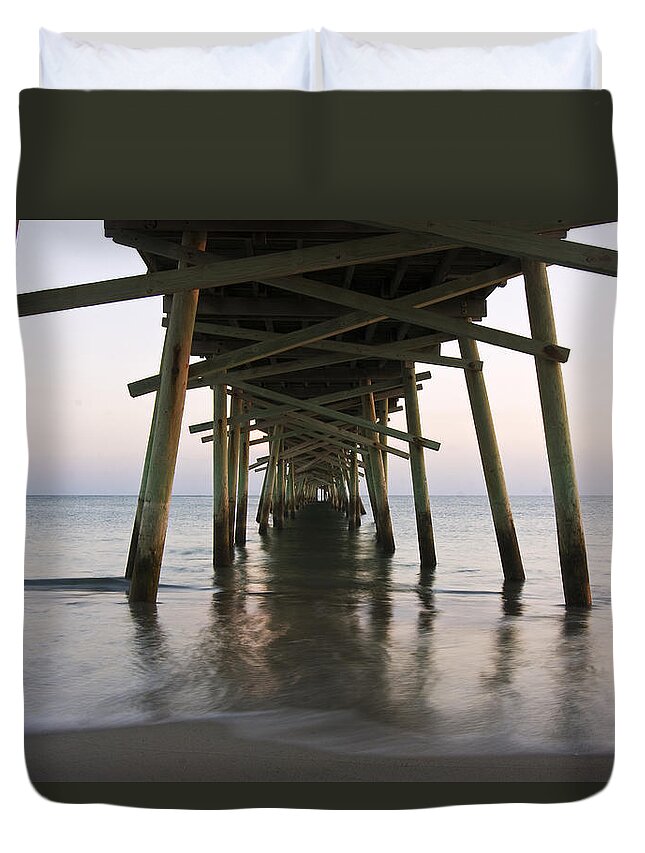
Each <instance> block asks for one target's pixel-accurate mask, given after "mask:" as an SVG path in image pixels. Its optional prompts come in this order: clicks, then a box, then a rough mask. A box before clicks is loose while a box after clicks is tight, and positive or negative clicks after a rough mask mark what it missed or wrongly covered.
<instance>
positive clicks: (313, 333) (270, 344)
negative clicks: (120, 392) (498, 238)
mask: <svg viewBox="0 0 645 853" xmlns="http://www.w3.org/2000/svg"><path fill="white" fill-rule="evenodd" d="M520 272H521V265H520V263H519V261H516V260H513V261H508V262H506V263H503V264H500V265H499V266H497V267H493V268H491V269H488V270H482V271H481V272H479V273H473V274H471V275H466V276H461V277H460V278H458V279H454V280H453V281H450V282H446V283H445V284H440V285H435V286H433V287H431V288H427V289H426V290H421V291H419V292H418V293H413V294H410V295H409V296H403V297H400V298H399V299H393V300H390V301H388V302H387V305H388V306H389V307H388V310H390V307H392V306H394V307H396V306H399V307H405V308H411V307H416V306H419V307H427V306H428V305H434V304H436V303H438V302H443V301H445V300H446V299H451V298H453V297H455V296H462V295H464V294H466V293H472V292H473V291H475V290H480V289H481V288H483V287H490V286H493V285H495V284H499V283H500V282H502V281H506V280H507V279H509V278H511V277H513V276H516V275H519V274H520ZM287 281H288V279H284V282H287ZM307 281H308V280H307ZM337 290H339V291H340V290H343V291H344V292H345V293H349V292H350V291H347V290H344V288H337ZM383 319H387V315H381V316H372V315H370V314H369V313H366V312H365V311H354V312H352V313H349V314H344V315H343V316H342V317H338V318H335V319H333V320H326V321H324V322H322V323H316V324H315V325H313V326H309V327H307V328H306V329H299V330H298V331H296V332H289V333H287V334H283V335H280V339H279V340H276V341H273V340H266V341H258V342H257V343H254V344H250V345H249V346H246V347H241V348H240V349H239V350H235V352H232V353H226V355H223V356H220V357H218V358H217V359H207V360H205V361H201V362H196V363H194V364H191V365H190V367H189V368H188V377H189V381H191V380H192V381H195V380H201V381H203V382H204V383H205V380H207V379H211V378H212V377H214V376H217V375H218V374H221V372H222V371H223V370H227V369H229V368H232V367H238V366H239V365H241V364H248V363H250V362H253V361H258V360H259V359H263V358H269V357H270V356H272V355H279V354H280V353H282V352H287V351H288V350H290V349H297V348H298V347H300V346H308V345H313V344H315V343H317V342H319V341H322V340H324V339H326V338H330V337H333V336H334V335H339V334H342V333H344V332H350V331H352V330H353V329H358V328H361V327H363V326H369V325H371V324H372V323H378V322H379V320H383ZM462 322H463V321H462ZM471 325H472V324H470V323H465V322H463V326H465V327H466V331H468V330H469V329H470V327H471ZM478 328H480V327H478V326H475V329H478ZM463 333H464V332H463V328H462V327H461V326H460V332H459V334H463ZM516 337H519V336H516ZM441 339H445V338H443V337H442V338H441ZM522 340H527V339H522ZM433 342H434V343H436V342H437V339H436V338H434V339H433ZM557 352H558V354H559V358H560V360H562V361H566V356H565V354H568V350H566V349H565V348H564V347H559V348H558V350H557ZM158 384H159V377H158V375H157V376H150V377H147V378H146V379H140V380H137V381H136V382H132V383H130V384H129V385H128V389H129V391H130V394H131V395H132V396H133V397H138V396H140V395H141V394H148V393H150V392H151V391H155V390H156V389H157V387H158ZM205 384H206V383H205Z"/></svg>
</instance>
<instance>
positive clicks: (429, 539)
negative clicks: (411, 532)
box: [403, 363, 437, 572]
mask: <svg viewBox="0 0 645 853" xmlns="http://www.w3.org/2000/svg"><path fill="white" fill-rule="evenodd" d="M403 389H404V392H405V415H406V419H407V426H408V432H409V433H411V434H412V435H420V434H421V415H420V413H419V399H418V397H417V381H416V375H415V373H414V364H410V363H406V365H405V366H404V368H403ZM410 473H411V475H412V491H413V494H414V512H415V516H416V522H417V541H418V543H419V558H420V562H421V571H422V572H429V571H432V570H433V569H434V568H435V566H436V565H437V555H436V551H435V544H434V531H433V529H432V512H431V510H430V496H429V494H428V479H427V476H426V465H425V458H424V455H423V448H422V447H420V446H419V445H417V444H411V445H410Z"/></svg>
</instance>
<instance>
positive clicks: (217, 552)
mask: <svg viewBox="0 0 645 853" xmlns="http://www.w3.org/2000/svg"><path fill="white" fill-rule="evenodd" d="M226 400H227V394H226V385H215V387H214V388H213V567H214V568H216V569H217V568H224V567H226V566H230V565H231V563H232V562H233V547H232V544H231V534H230V522H229V502H228V483H229V477H228V441H227V419H226Z"/></svg>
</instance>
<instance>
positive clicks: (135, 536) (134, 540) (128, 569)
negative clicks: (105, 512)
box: [125, 394, 159, 580]
mask: <svg viewBox="0 0 645 853" xmlns="http://www.w3.org/2000/svg"><path fill="white" fill-rule="evenodd" d="M158 400H159V395H158V394H156V395H155V403H154V408H153V410H152V418H151V419H150V432H149V434H148V444H147V445H146V455H145V457H144V460H143V470H142V472H141V485H140V486H139V497H138V499H137V508H136V511H135V514H134V523H133V525H132V534H131V536H130V548H129V549H128V559H127V561H126V565H125V577H126V578H127V579H128V580H129V579H130V578H131V577H132V571H133V569H134V562H135V557H136V554H137V546H138V543H139V529H140V527H141V514H142V512H143V504H144V501H145V497H146V485H147V483H148V469H149V468H150V458H151V456H152V445H153V443H154V435H155V420H156V417H157V402H158Z"/></svg>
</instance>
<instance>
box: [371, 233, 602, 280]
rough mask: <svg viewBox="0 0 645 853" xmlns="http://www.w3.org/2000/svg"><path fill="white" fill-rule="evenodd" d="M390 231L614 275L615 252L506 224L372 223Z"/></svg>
mask: <svg viewBox="0 0 645 853" xmlns="http://www.w3.org/2000/svg"><path fill="white" fill-rule="evenodd" d="M372 224H374V225H377V226H379V227H380V226H385V227H390V228H392V229H393V230H394V229H396V230H397V231H401V230H409V231H410V233H415V234H434V235H436V236H437V237H444V238H446V239H447V240H452V241H453V242H454V243H456V244H458V245H462V246H474V247H475V248H477V249H484V250H486V251H489V252H499V253H500V254H504V255H511V256H513V257H516V258H523V259H526V260H534V261H541V262H543V263H546V264H557V265H558V266H562V267H571V268H572V269H579V270H587V271H588V272H595V273H600V274H601V275H610V276H615V275H616V273H617V267H618V253H617V252H616V251H614V250H612V249H600V248H598V247H596V246H587V245H584V244H582V243H574V242H572V241H564V240H558V239H554V238H553V237H549V236H542V235H539V234H531V233H528V232H526V231H521V230H518V229H516V228H511V227H509V226H506V225H495V224H492V223H487V222H472V221H471V222H468V221H465V222H435V221H423V220H416V221H408V220H399V219H397V220H390V221H388V222H379V223H372Z"/></svg>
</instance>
